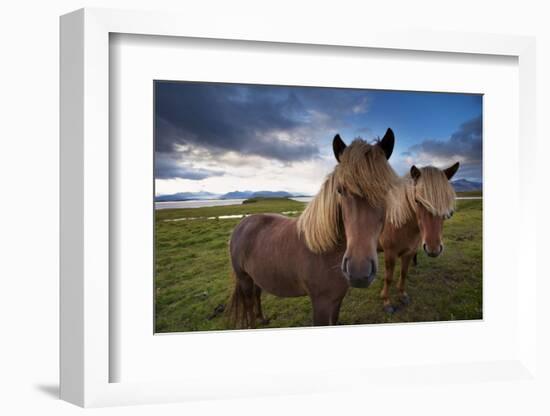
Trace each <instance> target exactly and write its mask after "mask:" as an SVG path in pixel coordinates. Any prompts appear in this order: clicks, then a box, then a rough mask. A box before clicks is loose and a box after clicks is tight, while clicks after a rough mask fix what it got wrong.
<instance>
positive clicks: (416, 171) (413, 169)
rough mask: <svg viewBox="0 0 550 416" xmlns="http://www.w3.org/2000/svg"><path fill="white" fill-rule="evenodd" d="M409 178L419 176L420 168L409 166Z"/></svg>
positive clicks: (416, 178)
mask: <svg viewBox="0 0 550 416" xmlns="http://www.w3.org/2000/svg"><path fill="white" fill-rule="evenodd" d="M411 178H413V179H414V180H415V181H417V180H418V178H420V169H418V168H417V167H416V166H415V165H412V166H411Z"/></svg>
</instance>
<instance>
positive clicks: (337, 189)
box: [336, 186, 344, 195]
mask: <svg viewBox="0 0 550 416" xmlns="http://www.w3.org/2000/svg"><path fill="white" fill-rule="evenodd" d="M336 192H338V193H339V194H340V195H342V194H343V193H344V189H343V188H342V187H341V186H338V187H337V188H336Z"/></svg>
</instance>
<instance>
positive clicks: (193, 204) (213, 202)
mask: <svg viewBox="0 0 550 416" xmlns="http://www.w3.org/2000/svg"><path fill="white" fill-rule="evenodd" d="M290 199H292V200H294V201H298V202H309V201H311V200H312V199H313V197H311V196H300V197H296V198H290ZM456 199H483V197H480V196H459V197H458V198H456ZM243 201H244V199H202V200H195V201H169V202H155V209H173V208H201V207H219V206H223V205H240V204H242V203H243Z"/></svg>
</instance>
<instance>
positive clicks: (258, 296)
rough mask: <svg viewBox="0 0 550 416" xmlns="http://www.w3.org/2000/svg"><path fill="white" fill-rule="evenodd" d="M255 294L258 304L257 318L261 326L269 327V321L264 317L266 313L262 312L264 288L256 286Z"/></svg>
mask: <svg viewBox="0 0 550 416" xmlns="http://www.w3.org/2000/svg"><path fill="white" fill-rule="evenodd" d="M254 286H255V287H254V292H255V293H254V294H255V298H254V300H255V302H256V318H258V320H259V321H260V324H262V325H267V324H268V323H269V319H267V318H266V317H265V316H264V312H263V310H262V288H261V287H260V286H258V285H254Z"/></svg>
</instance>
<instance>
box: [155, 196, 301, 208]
mask: <svg viewBox="0 0 550 416" xmlns="http://www.w3.org/2000/svg"><path fill="white" fill-rule="evenodd" d="M291 199H293V200H295V201H299V202H309V201H311V197H310V196H304V197H298V198H291ZM243 201H244V199H202V200H195V201H169V202H155V209H173V208H201V207H219V206H224V205H240V204H242V203H243Z"/></svg>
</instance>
